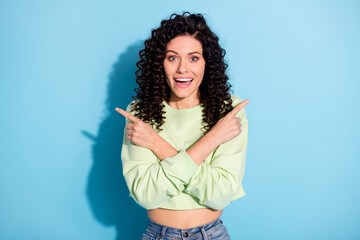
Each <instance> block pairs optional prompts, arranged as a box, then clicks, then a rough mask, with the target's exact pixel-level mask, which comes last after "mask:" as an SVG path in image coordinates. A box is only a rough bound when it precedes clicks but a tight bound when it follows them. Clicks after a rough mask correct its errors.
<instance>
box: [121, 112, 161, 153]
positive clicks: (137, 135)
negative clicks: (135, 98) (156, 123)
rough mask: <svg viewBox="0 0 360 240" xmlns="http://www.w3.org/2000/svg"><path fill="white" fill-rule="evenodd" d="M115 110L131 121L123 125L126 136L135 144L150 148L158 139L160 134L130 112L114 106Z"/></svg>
mask: <svg viewBox="0 0 360 240" xmlns="http://www.w3.org/2000/svg"><path fill="white" fill-rule="evenodd" d="M115 110H116V111H117V112H118V113H120V114H121V115H123V116H124V117H126V118H127V119H129V120H130V121H131V123H127V124H126V125H125V128H126V130H125V133H126V138H127V139H129V140H130V141H131V142H133V143H135V144H136V145H139V146H141V147H145V148H148V149H150V150H152V149H153V148H154V145H155V144H156V142H157V141H159V137H160V136H159V135H158V133H157V132H156V131H155V130H154V129H153V128H152V127H151V126H150V125H149V124H147V123H145V122H143V121H142V120H140V119H138V118H137V117H135V116H133V115H132V114H131V113H128V112H126V111H124V110H123V109H121V108H115Z"/></svg>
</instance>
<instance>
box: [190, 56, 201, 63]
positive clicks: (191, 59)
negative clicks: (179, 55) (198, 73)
mask: <svg viewBox="0 0 360 240" xmlns="http://www.w3.org/2000/svg"><path fill="white" fill-rule="evenodd" d="M194 59H195V60H194ZM198 59H199V58H198V57H191V58H190V61H192V62H193V61H197V60H198Z"/></svg>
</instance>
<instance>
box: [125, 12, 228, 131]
mask: <svg viewBox="0 0 360 240" xmlns="http://www.w3.org/2000/svg"><path fill="white" fill-rule="evenodd" d="M186 14H189V15H188V16H186ZM181 35H190V36H192V37H194V38H195V39H197V40H198V41H200V42H201V44H202V47H203V56H204V59H205V63H206V64H205V72H204V77H203V80H202V82H201V84H200V87H199V92H200V104H202V106H203V107H204V109H203V113H202V123H203V126H204V130H205V132H207V131H209V130H210V129H211V128H212V127H213V126H214V125H215V124H216V123H217V121H218V120H219V119H220V118H222V117H223V116H225V115H226V114H227V113H228V112H229V111H231V110H232V109H233V107H232V100H231V95H230V94H229V90H230V88H231V85H230V83H228V79H229V78H228V76H227V75H226V74H225V70H226V69H227V67H228V65H227V64H226V63H225V61H224V56H225V53H226V51H225V50H224V49H223V48H221V47H220V45H219V38H218V37H217V36H216V35H215V34H214V33H213V32H212V31H211V30H210V28H209V26H208V25H207V23H206V21H205V19H204V17H203V16H202V15H201V14H191V13H189V12H184V13H183V14H182V15H178V14H175V13H174V14H172V15H171V16H170V19H168V20H162V21H161V25H160V27H159V28H157V29H153V30H152V32H151V37H150V38H149V39H147V40H145V43H144V44H145V48H144V49H142V50H141V51H140V52H139V56H140V60H139V61H138V62H137V63H136V66H137V67H138V70H137V71H136V72H135V75H136V83H137V84H138V85H139V87H137V88H136V89H135V92H136V94H137V95H136V96H134V97H133V99H134V100H135V101H134V102H133V104H132V105H131V108H132V110H133V111H134V112H135V116H136V117H138V118H140V119H141V120H143V121H144V122H146V123H149V124H150V125H155V127H156V129H157V130H158V131H161V128H160V127H161V125H162V124H163V123H164V119H165V116H164V115H163V114H164V113H165V112H164V111H163V108H164V107H165V106H164V104H163V103H162V102H163V101H166V102H168V101H169V99H170V93H171V90H170V88H169V86H168V84H167V82H166V78H165V72H164V66H163V61H164V58H165V50H166V45H167V43H169V42H170V41H171V40H172V39H173V38H175V37H177V36H181Z"/></svg>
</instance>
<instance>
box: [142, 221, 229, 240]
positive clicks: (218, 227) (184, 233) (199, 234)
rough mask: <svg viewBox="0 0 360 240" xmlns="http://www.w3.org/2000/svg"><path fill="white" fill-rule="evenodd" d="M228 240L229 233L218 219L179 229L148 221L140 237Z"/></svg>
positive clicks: (168, 239) (164, 239) (166, 239)
mask: <svg viewBox="0 0 360 240" xmlns="http://www.w3.org/2000/svg"><path fill="white" fill-rule="evenodd" d="M185 239H186V240H195V239H197V240H200V239H204V240H213V239H217V240H230V236H229V233H228V231H227V229H226V227H225V226H224V225H223V222H222V221H221V220H220V218H219V219H217V220H215V221H213V222H210V223H208V224H205V225H202V226H198V227H194V228H188V229H179V228H172V227H168V226H165V225H161V224H158V223H156V222H153V221H151V220H150V223H149V225H148V227H147V229H146V231H145V233H144V234H143V235H142V239H141V240H185Z"/></svg>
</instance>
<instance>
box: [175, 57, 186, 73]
mask: <svg viewBox="0 0 360 240" xmlns="http://www.w3.org/2000/svg"><path fill="white" fill-rule="evenodd" d="M186 70H187V62H186V59H182V60H181V61H179V66H178V69H177V72H178V73H180V74H182V73H185V72H186Z"/></svg>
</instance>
